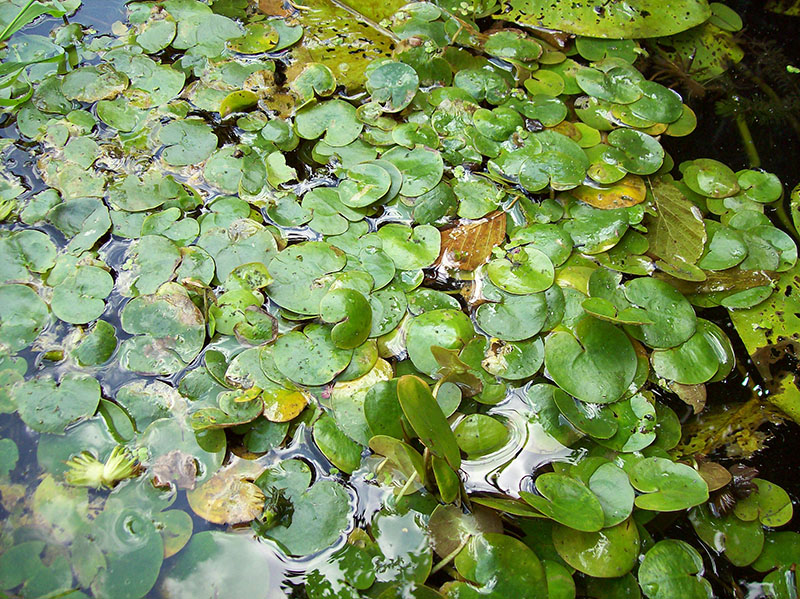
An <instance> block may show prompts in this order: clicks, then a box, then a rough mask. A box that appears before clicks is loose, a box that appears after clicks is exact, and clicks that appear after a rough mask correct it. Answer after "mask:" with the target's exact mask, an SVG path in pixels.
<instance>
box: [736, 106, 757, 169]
mask: <svg viewBox="0 0 800 599" xmlns="http://www.w3.org/2000/svg"><path fill="white" fill-rule="evenodd" d="M734 121H735V122H736V128H737V129H738V130H739V137H741V138H742V145H743V146H744V151H745V152H746V153H747V161H748V162H749V163H750V168H758V167H760V166H761V157H760V156H759V155H758V149H757V148H756V143H755V141H754V140H753V134H752V133H750V127H749V125H748V124H747V119H746V118H745V116H744V115H743V114H742V113H741V112H738V111H737V112H736V116H735V117H734Z"/></svg>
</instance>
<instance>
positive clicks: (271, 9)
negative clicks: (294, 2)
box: [258, 0, 291, 17]
mask: <svg viewBox="0 0 800 599" xmlns="http://www.w3.org/2000/svg"><path fill="white" fill-rule="evenodd" d="M258 10H260V11H261V12H262V13H264V14H265V15H267V16H269V17H285V16H287V15H289V14H290V13H291V11H289V10H288V9H287V8H286V2H285V1H284V0H258Z"/></svg>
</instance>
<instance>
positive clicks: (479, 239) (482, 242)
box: [435, 212, 506, 271]
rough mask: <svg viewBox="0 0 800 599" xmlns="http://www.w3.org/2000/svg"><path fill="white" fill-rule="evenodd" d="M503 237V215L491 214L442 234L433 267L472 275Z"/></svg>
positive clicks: (504, 228)
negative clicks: (470, 272) (461, 271)
mask: <svg viewBox="0 0 800 599" xmlns="http://www.w3.org/2000/svg"><path fill="white" fill-rule="evenodd" d="M505 237H506V215H505V212H492V213H491V214H488V215H486V216H485V217H483V218H481V219H480V220H473V221H469V222H466V223H463V224H460V225H458V226H456V227H453V228H452V229H446V230H444V231H442V249H441V252H440V253H439V258H438V259H437V260H436V263H435V264H436V266H443V267H444V268H457V269H458V270H466V271H472V270H475V269H476V268H478V267H479V266H480V265H481V264H483V263H484V262H486V260H487V259H488V258H489V256H490V255H491V254H492V249H493V248H494V247H495V246H498V245H500V244H501V243H502V242H503V240H504V239H505Z"/></svg>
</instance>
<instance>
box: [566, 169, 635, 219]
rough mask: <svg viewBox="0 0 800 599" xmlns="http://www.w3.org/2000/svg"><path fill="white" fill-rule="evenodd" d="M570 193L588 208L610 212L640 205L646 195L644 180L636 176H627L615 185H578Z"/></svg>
mask: <svg viewBox="0 0 800 599" xmlns="http://www.w3.org/2000/svg"><path fill="white" fill-rule="evenodd" d="M571 193H572V195H574V196H575V197H576V198H578V199H579V200H580V201H581V202H585V203H587V204H589V205H590V206H594V207H595V208H603V209H604V210H610V209H613V208H627V207H628V206H635V205H636V204H641V203H642V202H644V199H645V197H646V195H647V187H646V186H645V183H644V179H642V178H641V177H639V176H638V175H631V174H628V175H625V177H623V178H622V179H621V180H619V181H617V182H616V183H612V184H610V185H601V184H599V183H596V184H594V185H580V186H578V187H576V188H575V189H573V190H572V192H571Z"/></svg>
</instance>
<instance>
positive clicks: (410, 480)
mask: <svg viewBox="0 0 800 599" xmlns="http://www.w3.org/2000/svg"><path fill="white" fill-rule="evenodd" d="M415 480H417V471H416V470H414V472H413V474H412V475H411V476H409V477H408V480H407V481H406V484H404V485H403V488H402V489H400V493H399V494H398V497H402V496H403V495H405V494H406V491H408V490H409V489H410V488H411V485H412V484H414V481H415Z"/></svg>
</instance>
